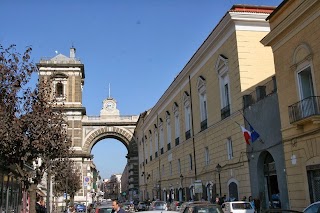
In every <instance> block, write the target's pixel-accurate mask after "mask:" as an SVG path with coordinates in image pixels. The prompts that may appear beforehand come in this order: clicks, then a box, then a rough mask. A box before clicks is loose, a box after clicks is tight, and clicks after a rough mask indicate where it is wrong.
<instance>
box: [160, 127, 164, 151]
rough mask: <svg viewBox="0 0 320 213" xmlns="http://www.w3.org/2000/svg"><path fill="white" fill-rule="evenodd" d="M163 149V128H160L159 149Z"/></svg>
mask: <svg viewBox="0 0 320 213" xmlns="http://www.w3.org/2000/svg"><path fill="white" fill-rule="evenodd" d="M163 147H164V138H163V127H162V126H161V127H160V148H162V149H163Z"/></svg>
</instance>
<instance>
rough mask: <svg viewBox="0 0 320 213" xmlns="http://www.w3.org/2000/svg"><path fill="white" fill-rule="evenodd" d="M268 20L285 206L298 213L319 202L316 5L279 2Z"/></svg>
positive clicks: (319, 16) (319, 28) (319, 15)
mask: <svg viewBox="0 0 320 213" xmlns="http://www.w3.org/2000/svg"><path fill="white" fill-rule="evenodd" d="M268 20H269V21H270V26H271V32H270V33H269V34H268V35H267V36H266V37H265V38H264V39H263V40H262V43H263V44H264V45H266V46H271V47H272V49H273V53H274V61H275V70H276V76H277V87H278V97H279V106H280V116H281V130H282V138H283V143H284V152H285V164H286V175H287V182H288V193H289V203H290V208H292V209H296V210H302V209H304V208H305V207H306V206H307V205H309V204H310V203H312V202H315V201H319V200H320V181H319V180H320V127H319V118H320V117H319V115H320V108H319V103H320V102H319V97H318V96H317V95H318V94H319V92H320V90H319V89H320V88H319V85H320V82H319V81H320V75H319V73H320V69H319V67H320V42H319V37H320V1H314V0H295V1H288V0H286V1H283V2H282V3H281V4H280V5H279V7H278V8H277V9H276V10H275V11H274V12H273V13H272V14H271V15H270V16H269V17H268Z"/></svg>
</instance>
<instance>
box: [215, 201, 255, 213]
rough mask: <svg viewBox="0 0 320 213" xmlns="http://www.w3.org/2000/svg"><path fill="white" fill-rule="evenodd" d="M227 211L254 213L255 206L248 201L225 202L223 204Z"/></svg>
mask: <svg viewBox="0 0 320 213" xmlns="http://www.w3.org/2000/svg"><path fill="white" fill-rule="evenodd" d="M221 208H222V210H223V211H224V212H225V213H254V208H253V206H252V205H251V203H250V202H247V201H232V202H225V203H223V204H222V205H221Z"/></svg>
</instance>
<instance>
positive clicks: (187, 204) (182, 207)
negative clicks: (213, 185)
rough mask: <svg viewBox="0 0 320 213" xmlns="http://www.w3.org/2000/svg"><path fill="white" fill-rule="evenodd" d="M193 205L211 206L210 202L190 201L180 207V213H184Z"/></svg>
mask: <svg viewBox="0 0 320 213" xmlns="http://www.w3.org/2000/svg"><path fill="white" fill-rule="evenodd" d="M191 204H211V203H210V202H209V201H188V202H184V203H182V204H181V205H180V213H183V212H184V209H185V208H186V207H187V206H189V205H191Z"/></svg>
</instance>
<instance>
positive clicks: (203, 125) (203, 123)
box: [200, 119, 208, 131]
mask: <svg viewBox="0 0 320 213" xmlns="http://www.w3.org/2000/svg"><path fill="white" fill-rule="evenodd" d="M200 127H201V131H203V130H205V129H207V128H208V126H207V119H205V120H203V121H201V123H200Z"/></svg>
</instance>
